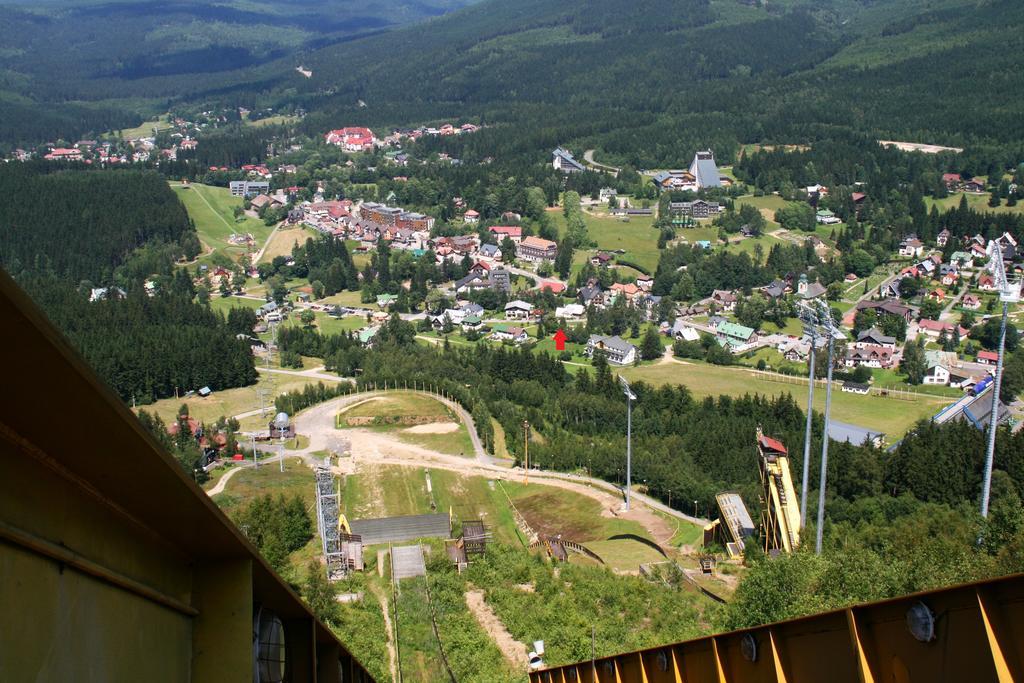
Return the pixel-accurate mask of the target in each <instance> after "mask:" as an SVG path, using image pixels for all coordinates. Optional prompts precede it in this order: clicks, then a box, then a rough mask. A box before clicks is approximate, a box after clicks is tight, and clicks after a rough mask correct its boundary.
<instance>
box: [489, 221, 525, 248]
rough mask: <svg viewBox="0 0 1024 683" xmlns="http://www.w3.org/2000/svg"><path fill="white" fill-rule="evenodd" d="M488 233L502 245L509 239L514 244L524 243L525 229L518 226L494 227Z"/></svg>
mask: <svg viewBox="0 0 1024 683" xmlns="http://www.w3.org/2000/svg"><path fill="white" fill-rule="evenodd" d="M487 231H488V232H489V233H491V235H493V236H494V238H495V239H496V240H498V243H499V244H500V243H501V242H502V241H504V239H505V238H506V237H507V238H509V239H510V240H512V244H519V243H520V242H522V241H523V229H522V228H521V227H520V226H518V225H492V226H491V227H489V228H487Z"/></svg>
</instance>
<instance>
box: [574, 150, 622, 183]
mask: <svg viewBox="0 0 1024 683" xmlns="http://www.w3.org/2000/svg"><path fill="white" fill-rule="evenodd" d="M583 160H584V161H585V162H587V163H588V164H590V165H591V166H593V167H594V168H596V169H598V170H601V171H610V172H611V174H612V175H614V176H616V177H618V175H619V173H620V172H621V171H622V169H621V168H616V167H614V166H609V165H608V164H602V163H601V162H599V161H594V150H592V149H588V150H587V151H586V152H584V153H583Z"/></svg>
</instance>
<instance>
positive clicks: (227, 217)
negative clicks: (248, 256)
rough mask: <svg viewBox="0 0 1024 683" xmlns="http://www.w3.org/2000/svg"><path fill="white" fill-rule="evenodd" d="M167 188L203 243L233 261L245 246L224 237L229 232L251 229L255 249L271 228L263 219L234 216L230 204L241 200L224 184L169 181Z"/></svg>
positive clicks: (206, 260)
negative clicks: (185, 212)
mask: <svg viewBox="0 0 1024 683" xmlns="http://www.w3.org/2000/svg"><path fill="white" fill-rule="evenodd" d="M171 189H173V190H174V192H175V194H177V195H178V198H179V199H181V202H182V203H183V204H184V205H185V208H186V209H187V210H188V215H189V217H190V218H191V219H192V221H193V222H194V223H195V224H196V232H198V233H199V239H200V240H201V241H202V243H203V245H204V247H205V248H206V249H207V250H209V249H212V250H214V251H216V252H219V253H221V254H225V255H227V256H228V257H229V258H231V259H232V260H233V261H237V260H238V259H239V257H241V256H242V255H243V254H245V253H246V247H245V246H244V245H235V244H231V243H230V242H229V241H228V238H229V237H230V236H231V234H232V233H240V234H241V233H252V236H253V237H254V238H255V239H256V244H255V246H254V249H257V250H258V249H259V248H260V247H261V246H262V245H263V243H264V242H265V241H266V239H267V237H268V236H269V235H270V233H271V231H272V228H270V227H268V226H266V225H264V224H263V221H260V220H257V219H255V218H249V217H248V216H243V217H242V218H240V219H237V220H236V219H235V215H234V208H235V207H236V206H241V205H242V200H241V198H240V197H232V196H231V193H230V192H229V191H228V189H227V188H226V187H212V186H210V185H202V184H200V183H192V184H191V185H187V186H186V185H182V184H181V183H171ZM199 261H200V262H201V263H203V262H209V255H208V254H204V255H202V256H200V257H199Z"/></svg>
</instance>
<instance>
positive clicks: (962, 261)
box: [949, 251, 974, 268]
mask: <svg viewBox="0 0 1024 683" xmlns="http://www.w3.org/2000/svg"><path fill="white" fill-rule="evenodd" d="M949 263H950V265H954V266H956V267H958V268H970V267H972V266H973V265H974V257H973V256H972V255H971V254H970V253H968V252H966V251H954V252H953V253H952V254H950V255H949Z"/></svg>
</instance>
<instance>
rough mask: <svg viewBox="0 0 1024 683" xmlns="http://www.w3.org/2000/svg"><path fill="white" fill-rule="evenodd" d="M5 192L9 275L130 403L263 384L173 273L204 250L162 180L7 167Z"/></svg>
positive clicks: (2, 255) (238, 346)
mask: <svg viewBox="0 0 1024 683" xmlns="http://www.w3.org/2000/svg"><path fill="white" fill-rule="evenodd" d="M0 187H3V188H4V192H3V193H0V234H2V235H3V239H2V240H0V266H2V267H3V268H5V269H6V270H8V271H9V272H10V273H11V274H12V275H13V276H15V277H16V278H17V279H18V281H19V284H21V286H22V287H23V288H25V290H26V291H27V292H28V293H29V294H30V295H31V296H32V297H33V298H34V299H35V300H36V301H37V302H38V303H39V304H40V306H41V307H42V308H43V310H45V311H46V313H47V315H49V316H50V318H51V320H52V321H53V322H54V323H55V324H56V325H57V326H58V327H59V328H60V329H61V330H62V331H63V332H64V333H65V334H66V335H67V336H68V338H69V339H70V341H71V342H72V343H73V344H74V345H75V346H76V347H77V348H78V350H79V351H80V352H81V353H82V355H83V356H84V357H85V359H86V360H87V361H89V364H90V365H92V367H93V368H95V369H96V371H97V372H98V373H99V375H100V376H101V377H103V378H104V379H105V380H106V381H107V382H108V383H109V384H110V385H111V386H112V387H113V388H114V390H115V391H117V392H118V393H119V394H120V395H121V397H122V398H123V399H124V400H125V401H129V402H136V403H148V402H150V401H151V400H153V399H156V398H161V397H166V396H173V395H174V394H175V392H176V391H177V392H184V391H187V390H190V389H198V388H200V387H202V386H206V385H209V386H210V387H212V388H214V389H221V388H227V387H236V386H245V385H247V384H251V383H252V382H254V381H255V380H256V371H255V369H254V368H253V362H252V355H251V353H250V351H249V344H248V342H246V341H240V340H238V339H236V338H235V334H236V332H237V331H236V330H233V329H232V328H230V327H229V326H228V325H227V323H226V322H225V320H224V318H223V316H221V315H220V314H217V313H214V312H212V311H211V310H210V309H209V308H208V307H206V306H203V305H201V304H199V303H194V302H193V298H194V296H195V294H196V292H195V288H194V287H193V284H192V280H191V278H190V276H189V275H188V273H187V272H186V271H184V270H180V269H179V270H175V269H174V264H175V261H176V260H177V259H178V258H179V257H180V256H182V255H183V254H190V255H191V256H194V255H195V253H196V252H198V251H199V240H198V238H197V237H196V234H195V229H194V228H193V226H192V224H191V222H190V221H189V218H188V214H187V213H186V212H185V208H184V207H183V206H182V205H181V203H180V202H179V201H178V198H177V197H176V196H175V194H174V193H173V192H172V191H171V189H170V188H169V187H168V186H167V183H166V182H165V181H164V180H163V178H162V177H161V176H159V175H158V174H156V173H154V172H139V171H58V172H52V169H48V168H47V165H44V164H5V165H3V166H0ZM146 280H151V281H152V282H154V283H156V285H157V287H156V291H155V294H154V295H153V296H149V295H147V293H146V292H145V290H144V288H143V282H144V281H146ZM94 289H95V290H98V291H99V290H102V294H100V295H99V296H94V295H93V290H94ZM91 298H93V299H97V300H92V301H91V300H90V299H91Z"/></svg>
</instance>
